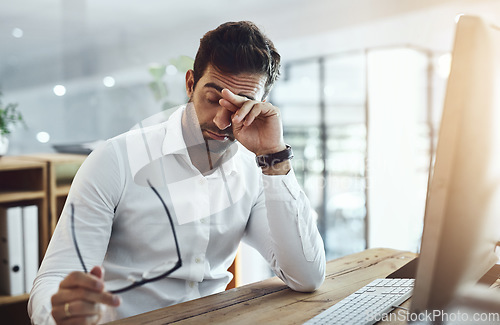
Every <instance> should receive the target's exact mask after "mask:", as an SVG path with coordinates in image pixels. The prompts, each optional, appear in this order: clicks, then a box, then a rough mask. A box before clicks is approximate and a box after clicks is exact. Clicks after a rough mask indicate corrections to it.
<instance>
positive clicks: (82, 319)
mask: <svg viewBox="0 0 500 325" xmlns="http://www.w3.org/2000/svg"><path fill="white" fill-rule="evenodd" d="M103 312H104V308H103V305H100V304H93V303H89V302H85V301H73V302H68V303H66V304H64V305H56V306H52V317H53V318H54V320H56V322H57V324H96V323H97V322H98V321H99V319H100V318H101V316H102V314H103Z"/></svg>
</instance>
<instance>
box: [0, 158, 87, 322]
mask: <svg viewBox="0 0 500 325" xmlns="http://www.w3.org/2000/svg"><path fill="white" fill-rule="evenodd" d="M86 157H87V156H86V155H71V154H37V155H23V156H16V157H13V156H5V157H1V158H0V204H1V205H4V206H16V205H28V204H36V205H37V206H38V226H39V256H40V262H41V260H42V258H43V256H44V255H45V251H46V249H47V246H48V244H49V240H50V237H51V236H52V233H53V231H54V228H55V226H56V223H57V220H58V218H59V215H60V213H61V211H62V207H63V206H64V203H65V201H66V197H67V195H68V192H69V189H70V186H71V182H72V181H73V177H74V176H75V174H76V171H77V170H78V168H79V167H80V165H81V164H82V163H83V161H84V160H85V158H86ZM28 298H29V294H27V293H26V294H22V295H16V296H1V295H0V315H2V318H5V319H4V320H7V322H9V324H21V323H22V324H25V323H26V324H28V323H29V320H28V316H27V313H26V305H27V302H28Z"/></svg>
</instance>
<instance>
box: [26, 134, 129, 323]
mask: <svg viewBox="0 0 500 325" xmlns="http://www.w3.org/2000/svg"><path fill="white" fill-rule="evenodd" d="M122 172H123V171H122V170H121V166H120V163H119V161H118V160H117V157H116V153H115V149H114V146H113V145H112V143H110V142H107V143H105V144H103V145H102V146H101V147H99V148H97V149H96V150H94V152H92V153H91V154H90V156H89V157H88V158H87V159H86V160H85V161H84V163H83V164H82V166H81V167H80V169H79V170H78V172H77V174H76V176H75V178H74V180H73V183H72V186H71V189H70V192H69V194H68V198H67V200H66V204H65V206H64V208H63V211H62V213H61V217H60V219H59V221H58V223H57V226H56V229H55V231H54V234H53V235H52V238H51V240H50V243H49V246H48V248H47V252H46V254H45V256H44V259H43V261H42V264H41V266H40V269H39V271H38V274H37V276H36V278H35V281H34V284H33V288H32V290H31V293H30V298H29V301H28V314H29V316H30V318H31V322H32V324H37V325H51V324H55V323H54V319H53V318H52V315H51V312H52V304H51V297H52V295H54V294H55V293H56V292H57V290H58V288H59V283H60V282H61V281H62V280H63V279H64V278H65V277H66V276H67V275H68V274H69V273H70V272H72V271H83V269H82V266H81V264H80V261H79V260H78V257H77V254H76V250H75V247H74V244H73V241H72V235H71V227H70V217H71V208H70V203H72V204H74V207H75V213H74V215H75V227H76V229H77V239H78V245H79V247H80V250H81V252H82V255H83V260H84V262H85V264H86V267H87V269H88V270H90V269H91V268H92V267H93V266H95V265H101V264H102V261H103V259H104V256H105V254H106V248H107V246H108V242H109V237H110V233H111V225H112V222H113V217H114V206H115V204H116V202H117V201H118V200H119V194H121V190H120V189H121V177H120V175H121V174H122ZM95 229H99V231H95Z"/></svg>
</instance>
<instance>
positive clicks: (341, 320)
mask: <svg viewBox="0 0 500 325" xmlns="http://www.w3.org/2000/svg"><path fill="white" fill-rule="evenodd" d="M414 281H415V280H414V279H377V280H373V281H372V282H371V283H369V284H367V285H366V286H364V287H363V288H361V289H359V290H358V291H356V292H355V293H353V294H351V295H350V296H347V297H345V298H344V299H342V300H341V301H339V302H338V303H336V304H335V305H333V306H331V307H330V308H328V309H327V310H325V311H323V312H322V313H321V314H318V315H317V316H315V317H313V318H311V319H310V320H308V321H307V322H306V323H305V324H308V325H309V324H346V325H347V324H353V325H362V324H366V325H371V324H374V323H376V322H377V321H379V320H380V319H381V318H382V315H383V314H385V313H389V312H390V311H391V310H393V309H394V307H393V306H399V305H401V304H402V303H403V302H404V301H405V300H406V299H408V298H410V296H411V294H412V292H413V283H414Z"/></svg>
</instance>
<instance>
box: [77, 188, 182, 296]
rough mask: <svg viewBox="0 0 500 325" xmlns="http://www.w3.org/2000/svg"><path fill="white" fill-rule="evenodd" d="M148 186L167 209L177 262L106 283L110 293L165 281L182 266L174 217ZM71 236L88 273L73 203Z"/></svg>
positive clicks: (167, 263)
mask: <svg viewBox="0 0 500 325" xmlns="http://www.w3.org/2000/svg"><path fill="white" fill-rule="evenodd" d="M148 184H149V187H150V188H151V189H152V190H153V192H154V193H155V194H156V195H157V196H158V198H159V199H160V201H161V203H162V205H163V207H164V208H165V211H166V212H167V216H168V220H169V221H170V226H171V228H172V234H173V235H174V241H175V248H176V251H177V262H176V263H173V262H165V263H162V264H160V265H158V266H156V267H154V268H152V269H150V270H148V271H146V272H144V273H142V274H141V275H140V276H133V275H130V276H129V277H128V278H124V279H118V280H111V281H106V282H105V288H106V290H107V291H108V292H110V293H122V292H125V291H128V290H130V289H133V288H136V287H139V286H142V285H144V284H146V283H149V282H153V281H157V280H160V279H163V278H165V277H166V276H168V275H170V274H171V273H172V272H174V271H175V270H177V269H179V268H180V267H181V266H182V259H181V253H180V250H179V243H178V241H177V234H176V233H175V228H174V222H173V221H172V217H171V216H170V212H169V210H168V208H167V205H166V204H165V201H163V199H162V197H161V196H160V194H159V193H158V191H157V190H156V189H155V188H154V187H153V186H152V185H151V183H150V182H149V180H148ZM71 234H72V236H73V243H74V245H75V249H76V253H77V255H78V259H79V260H80V263H81V265H82V268H83V270H84V272H85V273H88V271H87V268H86V267H85V263H84V262H83V258H82V254H81V253H80V248H79V246H78V242H77V241H76V234H75V207H74V205H73V203H71Z"/></svg>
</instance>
